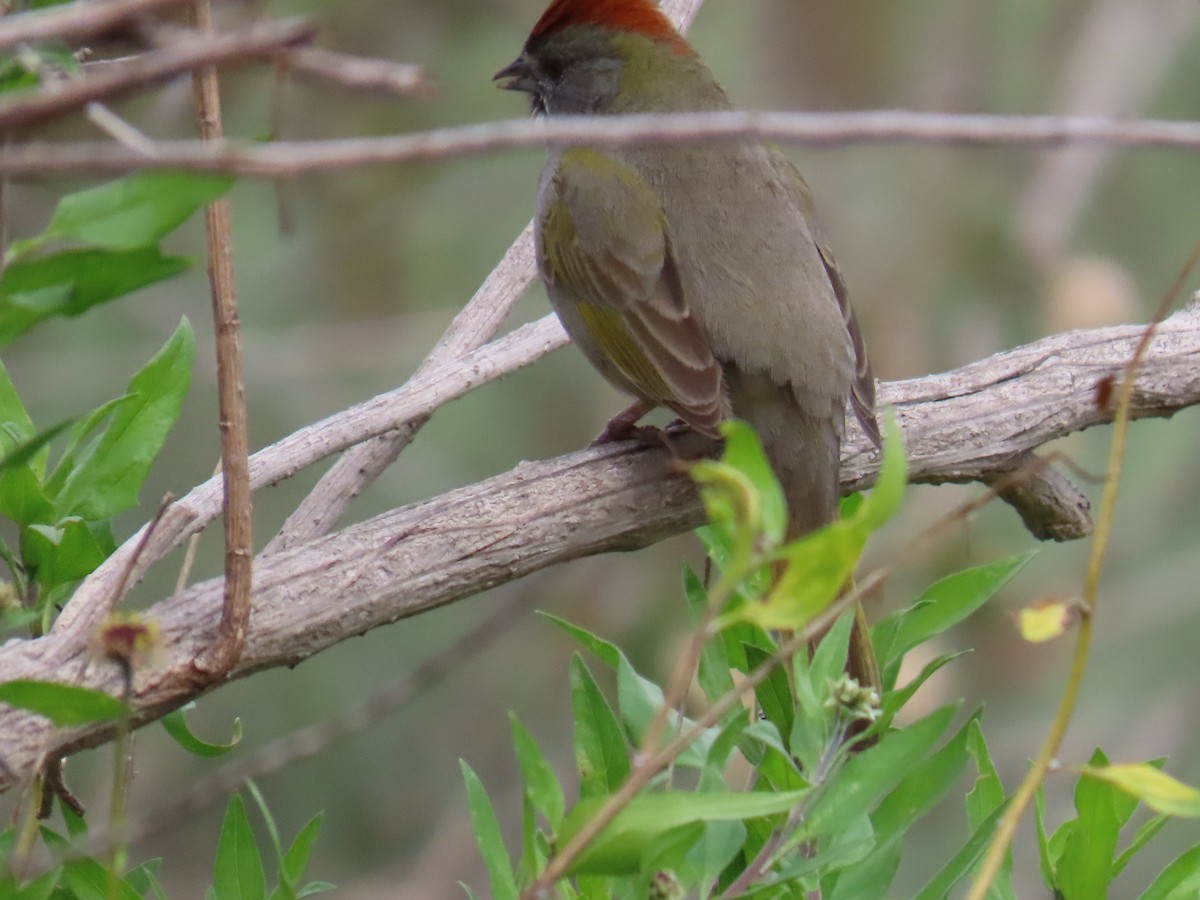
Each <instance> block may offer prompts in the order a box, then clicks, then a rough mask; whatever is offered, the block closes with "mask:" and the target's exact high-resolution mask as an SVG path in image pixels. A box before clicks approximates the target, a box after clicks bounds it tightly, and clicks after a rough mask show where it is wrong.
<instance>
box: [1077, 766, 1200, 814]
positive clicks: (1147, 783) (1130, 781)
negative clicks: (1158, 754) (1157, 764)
mask: <svg viewBox="0 0 1200 900" xmlns="http://www.w3.org/2000/svg"><path fill="white" fill-rule="evenodd" d="M1082 771H1083V774H1084V775H1087V776H1089V777H1091V778H1098V779H1100V780H1101V781H1107V782H1108V783H1109V784H1111V785H1114V786H1115V787H1117V788H1119V789H1120V790H1122V791H1124V792H1125V793H1127V794H1130V795H1131V796H1134V797H1137V798H1138V799H1139V800H1141V801H1142V802H1143V803H1145V804H1146V805H1147V806H1149V807H1150V808H1151V809H1152V810H1154V811H1155V812H1159V813H1162V814H1163V815H1166V816H1185V817H1187V818H1190V819H1197V818H1200V791H1198V790H1196V789H1195V788H1194V787H1192V786H1191V785H1189V784H1184V783H1183V782H1182V781H1180V780H1178V779H1177V778H1172V777H1171V776H1170V775H1168V774H1166V773H1165V772H1162V771H1159V770H1158V769H1156V768H1154V766H1152V765H1149V764H1148V763H1124V764H1117V765H1111V766H1084V767H1083V769H1082Z"/></svg>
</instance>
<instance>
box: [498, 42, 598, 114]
mask: <svg viewBox="0 0 1200 900" xmlns="http://www.w3.org/2000/svg"><path fill="white" fill-rule="evenodd" d="M572 31H573V33H572V34H562V35H555V36H554V37H553V38H551V39H549V40H540V41H535V42H530V43H529V44H528V45H526V47H525V51H524V52H523V53H522V54H521V55H520V57H518V58H517V60H516V62H514V63H513V64H512V65H510V66H508V67H507V68H505V69H502V70H501V71H500V73H499V74H498V75H497V76H496V78H497V79H498V80H501V84H500V86H501V87H503V88H506V89H508V90H513V91H524V92H525V93H527V94H529V96H530V103H531V105H532V107H533V113H534V115H543V114H547V115H588V114H591V113H597V112H602V111H604V110H605V109H606V108H607V107H608V105H609V104H610V103H611V102H612V100H613V98H614V97H615V96H616V93H617V88H618V87H619V86H620V82H621V62H620V60H619V59H617V58H616V57H615V56H606V55H603V54H602V52H600V51H601V49H602V48H604V47H606V46H607V43H606V41H605V40H604V38H603V37H601V36H599V35H596V34H593V33H592V32H593V29H591V28H581V29H573V30H572Z"/></svg>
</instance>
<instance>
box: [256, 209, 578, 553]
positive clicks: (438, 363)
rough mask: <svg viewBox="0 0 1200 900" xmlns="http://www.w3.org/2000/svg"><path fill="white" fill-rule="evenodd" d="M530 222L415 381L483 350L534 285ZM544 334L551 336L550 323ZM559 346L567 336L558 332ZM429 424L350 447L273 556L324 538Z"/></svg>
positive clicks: (287, 525) (287, 526)
mask: <svg viewBox="0 0 1200 900" xmlns="http://www.w3.org/2000/svg"><path fill="white" fill-rule="evenodd" d="M533 278H534V262H533V223H532V222H531V223H529V224H528V225H526V226H525V230H524V231H522V232H521V234H520V235H518V236H517V239H516V241H514V242H513V244H512V246H511V247H509V248H508V251H507V252H506V253H505V254H504V257H503V258H502V259H501V260H500V262H499V263H498V264H497V266H496V267H495V268H494V269H493V270H492V272H491V274H490V275H488V277H487V278H486V279H485V280H484V282H483V284H482V285H481V286H480V288H479V290H478V291H476V292H475V295H474V296H473V297H472V298H471V300H470V301H469V302H468V303H467V305H466V306H465V307H464V308H463V309H462V311H461V312H459V314H458V315H457V316H455V317H454V321H452V322H451V323H450V327H449V328H447V329H446V331H445V333H444V334H443V335H442V337H441V339H440V340H439V341H438V342H437V344H436V345H435V346H434V348H433V349H432V350H431V351H430V352H429V354H428V356H426V358H425V361H424V362H423V363H421V366H420V367H419V368H418V369H417V371H416V373H415V374H414V375H413V380H419V379H420V378H421V377H423V376H428V375H430V374H431V373H433V372H436V371H437V370H438V368H439V367H442V366H446V365H453V364H454V363H455V362H456V361H457V360H460V359H461V358H462V357H463V356H464V355H466V354H467V353H469V352H471V351H473V350H476V349H478V348H479V347H481V346H483V345H484V344H485V343H487V341H488V340H489V339H490V338H491V337H492V335H494V334H495V333H496V331H497V329H499V327H500V325H501V324H502V323H503V321H504V320H505V318H507V317H508V313H509V311H510V310H511V309H512V308H513V306H514V305H515V304H516V302H517V301H518V300H519V299H520V298H521V295H522V294H524V293H525V291H526V290H527V289H528V287H529V285H530V284H532V283H533ZM543 321H544V322H545V323H546V324H545V325H544V326H543V330H545V331H547V332H553V331H554V330H555V323H553V322H551V321H550V320H549V319H546V320H543ZM559 334H560V335H561V337H559V341H560V342H561V343H565V341H566V335H565V334H561V329H560V330H559ZM428 420H429V417H428V415H425V416H421V417H415V418H413V419H412V420H410V421H408V422H405V423H403V424H402V425H401V426H400V427H399V428H397V429H395V430H393V431H390V432H388V433H386V434H383V435H380V436H378V437H376V438H374V439H372V440H370V441H366V442H365V443H362V444H359V445H357V446H355V447H352V448H350V449H349V450H347V451H346V453H345V454H344V455H343V456H342V458H341V459H339V460H338V461H337V462H336V463H335V464H334V465H333V466H332V467H331V468H330V470H329V471H328V472H326V473H325V475H324V476H322V478H321V480H320V481H319V482H318V483H317V485H316V487H314V488H313V490H312V491H311V492H310V493H309V495H308V496H307V497H305V498H304V500H303V501H302V502H301V503H300V505H299V506H297V507H296V510H295V511H294V512H293V513H292V514H291V515H290V516H288V518H287V521H286V522H284V524H283V527H282V528H281V529H280V530H279V533H278V534H277V535H276V536H275V537H274V538H272V539H271V541H270V543H269V544H267V547H266V549H265V552H269V553H273V552H277V551H279V550H284V549H286V548H288V547H291V546H295V545H296V544H301V543H304V542H305V541H309V540H312V539H314V538H316V537H319V536H321V535H323V534H327V533H328V532H329V530H330V529H331V528H333V527H334V526H335V525H336V524H337V522H338V521H339V520H340V519H341V517H342V515H343V513H344V512H345V510H346V507H347V506H348V505H349V503H350V501H351V500H353V499H354V498H355V497H356V496H358V494H359V492H361V491H362V490H364V489H365V488H366V487H367V486H368V485H369V484H371V483H372V482H373V481H374V480H375V479H376V478H378V477H379V475H380V473H382V472H383V470H384V469H386V468H387V467H388V466H389V465H391V464H392V463H393V462H394V461H395V460H396V458H397V457H398V456H399V455H400V453H401V452H402V451H403V450H404V448H405V447H407V446H408V444H409V443H410V442H411V441H412V439H413V438H414V437H415V436H416V434H417V432H418V431H419V430H420V429H421V427H422V426H423V425H424V424H425V423H426V422H427V421H428Z"/></svg>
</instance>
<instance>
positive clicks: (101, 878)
mask: <svg viewBox="0 0 1200 900" xmlns="http://www.w3.org/2000/svg"><path fill="white" fill-rule="evenodd" d="M62 883H63V886H64V887H66V888H67V889H68V890H69V891H70V892H71V893H70V895H69V896H70V897H71V898H72V900H142V895H141V894H139V893H138V892H137V891H136V890H134V888H133V886H132V885H130V884H129V883H128V882H127V881H125V879H123V878H117V879H113V878H112V877H111V876H110V874H109V871H108V869H106V868H105V867H104V866H102V865H100V863H98V862H96V860H94V859H73V860H71V861H70V862H68V863H67V864H66V866H64V867H63V874H62ZM222 900H224V898H222Z"/></svg>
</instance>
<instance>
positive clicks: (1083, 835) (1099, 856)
mask: <svg viewBox="0 0 1200 900" xmlns="http://www.w3.org/2000/svg"><path fill="white" fill-rule="evenodd" d="M1107 762H1108V760H1107V758H1105V756H1104V754H1103V753H1102V752H1101V751H1100V750H1096V752H1095V753H1094V754H1092V759H1091V765H1092V766H1094V767H1101V766H1104V765H1105V764H1106V763H1107ZM1115 795H1116V789H1115V788H1114V787H1113V785H1112V784H1109V783H1107V782H1105V781H1098V780H1092V779H1089V778H1080V779H1079V781H1078V782H1077V783H1076V785H1075V811H1076V813H1077V814H1078V815H1077V824H1076V827H1075V829H1074V831H1072V832H1071V834H1070V837H1069V838H1068V839H1067V842H1066V844H1065V846H1064V847H1063V851H1062V855H1061V856H1060V857H1059V859H1058V866H1057V871H1056V873H1055V877H1056V880H1057V885H1056V886H1057V887H1058V889H1059V890H1060V891H1061V892H1062V894H1063V896H1064V897H1065V898H1066V900H1089V898H1092V897H1105V896H1107V895H1108V885H1109V881H1110V879H1111V878H1112V868H1113V858H1114V857H1115V856H1116V852H1117V838H1118V836H1119V832H1120V829H1121V823H1120V821H1119V820H1118V818H1117V811H1116V808H1115V806H1114V803H1113V801H1114V799H1115Z"/></svg>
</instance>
